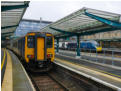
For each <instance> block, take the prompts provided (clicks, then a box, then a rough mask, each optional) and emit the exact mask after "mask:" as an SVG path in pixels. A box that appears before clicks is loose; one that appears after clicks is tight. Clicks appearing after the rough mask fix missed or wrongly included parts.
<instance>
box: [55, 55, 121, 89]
mask: <svg viewBox="0 0 121 91" xmlns="http://www.w3.org/2000/svg"><path fill="white" fill-rule="evenodd" d="M73 61H74V59H73ZM75 61H76V62H72V59H69V60H67V58H62V56H61V57H56V58H55V61H54V62H55V63H56V64H58V65H60V66H62V67H65V68H66V69H69V70H72V71H74V72H76V73H78V74H81V75H83V76H86V77H88V78H89V79H92V80H94V81H97V82H99V83H101V84H103V85H106V86H108V87H111V88H115V89H116V90H118V91H120V90H121V78H120V77H121V73H120V72H121V70H116V71H114V69H110V68H104V67H101V66H99V65H98V66H97V67H98V68H100V69H102V70H104V71H108V72H107V73H111V72H113V73H114V74H117V75H113V74H112V75H110V74H107V73H104V71H101V70H97V69H96V68H95V67H94V65H91V66H92V67H91V66H85V65H84V63H82V64H79V63H78V62H77V61H79V60H75ZM116 76H119V77H116Z"/></svg>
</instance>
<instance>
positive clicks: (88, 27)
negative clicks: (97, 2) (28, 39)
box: [40, 8, 121, 37]
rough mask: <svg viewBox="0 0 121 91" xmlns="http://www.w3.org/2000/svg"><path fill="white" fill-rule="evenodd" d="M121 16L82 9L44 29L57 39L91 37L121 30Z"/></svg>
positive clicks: (43, 30)
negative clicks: (100, 33)
mask: <svg viewBox="0 0 121 91" xmlns="http://www.w3.org/2000/svg"><path fill="white" fill-rule="evenodd" d="M120 18H121V15H120V14H114V13H109V12H104V11H100V10H95V9H90V8H82V9H80V10H78V11H76V12H74V13H72V14H70V15H68V16H66V17H64V18H62V19H60V20H58V21H56V22H54V23H52V24H50V25H48V26H47V27H45V28H43V29H42V30H40V31H42V32H49V33H52V34H53V35H55V36H56V37H66V36H73V35H90V34H94V33H98V32H105V31H112V30H113V31H114V30H117V29H118V30H119V29H121V23H120V21H119V20H120Z"/></svg>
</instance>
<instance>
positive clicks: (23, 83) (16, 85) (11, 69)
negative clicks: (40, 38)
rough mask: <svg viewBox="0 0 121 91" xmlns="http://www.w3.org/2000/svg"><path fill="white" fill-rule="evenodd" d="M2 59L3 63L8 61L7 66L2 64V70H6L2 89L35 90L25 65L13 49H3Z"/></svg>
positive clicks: (6, 90) (3, 90) (11, 90)
mask: <svg viewBox="0 0 121 91" xmlns="http://www.w3.org/2000/svg"><path fill="white" fill-rule="evenodd" d="M5 54H6V55H5ZM1 59H2V64H3V65H5V62H6V67H4V68H2V66H1V70H2V69H4V70H5V72H4V76H3V81H2V86H1V90H2V91H35V89H34V87H33V85H32V82H31V80H30V78H29V77H28V75H27V73H26V71H25V69H24V67H23V66H22V64H21V63H20V61H19V59H18V58H17V56H16V55H15V54H14V53H13V52H12V51H10V50H5V49H2V50H1ZM3 61H4V62H3Z"/></svg>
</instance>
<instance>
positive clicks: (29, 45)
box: [27, 36, 34, 48]
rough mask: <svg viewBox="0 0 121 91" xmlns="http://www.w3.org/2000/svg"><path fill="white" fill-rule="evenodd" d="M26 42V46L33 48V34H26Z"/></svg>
mask: <svg viewBox="0 0 121 91" xmlns="http://www.w3.org/2000/svg"><path fill="white" fill-rule="evenodd" d="M27 42H28V43H27V44H28V45H27V46H28V48H34V36H28V39H27Z"/></svg>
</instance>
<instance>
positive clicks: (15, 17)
mask: <svg viewBox="0 0 121 91" xmlns="http://www.w3.org/2000/svg"><path fill="white" fill-rule="evenodd" d="M28 4H29V2H28V1H2V2H1V36H2V39H6V37H10V36H11V35H13V34H14V31H15V30H16V28H17V26H18V25H19V22H20V21H21V19H22V17H23V15H24V13H25V11H26V8H27V7H28Z"/></svg>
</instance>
